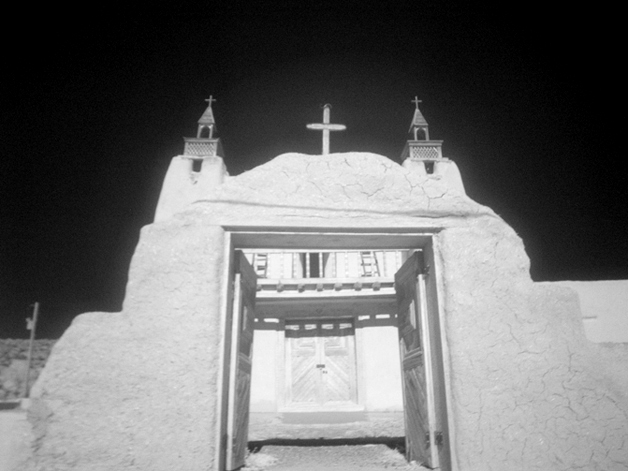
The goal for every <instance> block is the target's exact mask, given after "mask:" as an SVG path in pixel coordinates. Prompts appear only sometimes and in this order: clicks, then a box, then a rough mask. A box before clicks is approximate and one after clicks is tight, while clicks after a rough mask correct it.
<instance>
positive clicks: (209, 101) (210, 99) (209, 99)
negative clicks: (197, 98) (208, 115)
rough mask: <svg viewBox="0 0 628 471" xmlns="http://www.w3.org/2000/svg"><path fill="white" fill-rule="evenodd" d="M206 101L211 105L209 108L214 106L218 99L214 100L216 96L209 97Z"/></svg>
mask: <svg viewBox="0 0 628 471" xmlns="http://www.w3.org/2000/svg"><path fill="white" fill-rule="evenodd" d="M205 101H206V102H207V103H209V106H212V102H214V101H216V99H215V98H214V95H209V98H207V99H205Z"/></svg>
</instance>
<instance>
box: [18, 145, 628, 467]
mask: <svg viewBox="0 0 628 471" xmlns="http://www.w3.org/2000/svg"><path fill="white" fill-rule="evenodd" d="M451 165H454V164H453V163H451ZM221 225H227V226H231V227H248V228H251V227H267V228H268V227H273V226H274V227H277V228H289V229H290V230H291V231H295V230H298V229H299V228H302V229H308V230H312V229H316V228H319V229H324V230H325V231H334V230H342V231H345V232H346V231H347V230H350V229H355V230H358V231H361V232H364V231H368V230H369V229H371V230H372V229H375V230H377V231H378V232H386V231H391V232H394V231H397V232H399V231H404V230H412V231H425V232H429V233H434V234H435V235H434V250H435V253H436V266H435V267H433V268H434V270H436V276H437V277H440V278H439V279H440V287H441V293H440V295H441V299H440V305H441V314H442V318H441V321H442V329H443V331H444V340H445V344H444V347H445V358H444V361H445V367H446V372H447V378H448V381H449V382H448V387H449V395H448V400H449V404H448V406H449V410H448V413H449V416H450V425H451V428H450V436H449V437H446V438H449V442H450V445H451V448H452V450H453V453H454V469H455V470H459V471H486V470H499V471H502V470H505V469H508V470H509V471H510V470H512V471H516V470H525V471H537V470H538V471H547V470H556V471H558V470H560V471H563V470H564V471H567V470H573V469H596V470H600V471H618V470H626V469H628V464H627V463H628V442H627V441H626V440H625V437H626V436H628V417H627V411H628V404H626V401H625V397H623V396H621V394H619V393H618V392H617V388H615V387H614V386H613V385H614V384H616V383H615V382H613V379H612V378H610V377H608V376H607V375H606V374H605V373H604V370H603V369H601V368H599V367H598V366H599V364H598V361H599V360H598V359H597V357H596V355H595V354H594V352H593V351H592V350H591V348H590V345H589V343H588V342H587V341H586V339H585V336H584V330H583V327H582V321H581V313H580V311H579V307H578V304H577V298H576V297H575V295H574V294H573V292H572V291H570V290H566V289H562V288H560V287H556V286H552V285H545V284H533V283H532V282H531V280H530V277H529V261H528V258H527V256H526V254H525V252H524V248H523V244H522V242H521V240H520V239H519V237H518V236H517V235H516V234H515V233H514V231H513V230H512V229H511V228H510V227H508V226H507V225H506V224H505V223H504V222H503V221H502V220H501V219H500V218H499V217H497V216H496V215H495V214H494V213H493V212H492V211H491V210H490V209H488V208H486V207H483V206H481V205H479V204H477V203H475V202H473V201H472V200H470V199H469V198H468V197H467V196H466V195H464V193H463V192H462V191H461V189H460V188H457V187H455V186H449V185H448V184H447V180H446V179H444V178H443V177H442V175H438V174H436V175H425V174H420V172H412V171H410V170H407V169H404V168H402V167H401V166H399V165H397V164H396V163H394V162H392V161H390V160H388V159H386V158H385V157H382V156H377V155H373V154H365V153H348V154H330V155H327V156H307V155H298V154H293V155H283V156H280V157H277V158H276V159H274V160H273V161H271V162H269V163H268V164H265V165H263V166H260V167H258V168H256V169H254V170H252V171H251V172H247V173H245V174H243V175H240V176H238V177H234V178H230V179H228V180H226V181H225V182H224V183H223V184H222V186H220V187H219V188H218V189H214V190H213V191H208V192H207V193H206V194H203V195H202V196H201V199H200V200H199V201H198V202H197V203H194V204H193V205H191V206H190V207H189V209H188V210H187V211H184V212H181V213H179V214H178V215H177V216H175V217H173V218H172V219H168V220H166V221H163V222H161V223H159V224H154V225H152V226H149V227H147V228H145V229H144V230H143V232H142V237H141V239H140V244H139V245H138V248H137V251H136V254H135V256H134V259H133V263H132V267H131V273H130V277H129V280H130V281H129V285H128V289H127V297H126V299H125V303H124V310H123V312H122V313H118V314H104V313H92V314H86V315H83V316H80V317H79V318H77V320H76V321H75V322H74V324H73V325H72V326H71V327H70V329H69V330H68V331H67V332H66V333H65V334H64V336H63V338H62V339H61V340H60V341H59V342H58V343H57V345H56V346H55V349H54V351H53V354H52V355H51V358H50V360H49V362H48V365H47V366H46V368H45V370H44V373H43V374H42V375H41V376H40V379H39V380H38V382H37V384H36V387H35V388H34V390H33V396H34V400H33V407H32V408H31V411H30V413H31V420H33V423H34V425H35V433H36V435H37V437H38V441H37V442H36V446H35V455H34V458H33V460H32V462H31V468H29V469H30V470H32V469H38V470H42V469H46V470H66V469H67V470H69V469H74V470H81V471H96V470H98V471H100V470H111V469H116V470H137V471H139V470H142V471H156V470H157V471H159V470H172V469H190V470H191V469H194V470H196V469H209V468H210V467H211V466H213V464H214V459H215V456H216V450H214V448H213V447H214V443H215V438H216V437H215V424H216V417H215V414H214V413H215V411H216V401H217V391H216V382H217V376H218V371H217V369H218V363H219V362H218V361H217V357H218V345H219V342H220V336H221V332H220V329H219V325H218V319H219V312H220V293H221V292H222V291H221V281H222V280H223V278H222V275H223V271H222V268H223V263H224V261H223V253H224V251H223V247H222V238H221V237H222V230H221V229H219V228H218V227H217V226H221ZM182 345H188V347H187V348H182ZM173 378H176V381H175V380H173ZM175 386H176V388H175Z"/></svg>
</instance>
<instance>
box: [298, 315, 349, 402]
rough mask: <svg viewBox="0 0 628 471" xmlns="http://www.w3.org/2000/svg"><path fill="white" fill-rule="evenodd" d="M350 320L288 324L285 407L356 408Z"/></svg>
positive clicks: (305, 321) (306, 321) (302, 321)
mask: <svg viewBox="0 0 628 471" xmlns="http://www.w3.org/2000/svg"><path fill="white" fill-rule="evenodd" d="M356 389H357V388H356V364H355V329H354V326H353V321H352V320H351V319H345V320H338V319H334V320H298V321H287V322H286V399H287V401H286V406H287V407H288V408H289V409H293V410H308V411H312V410H334V409H343V408H346V407H351V406H355V405H356V399H357V393H356Z"/></svg>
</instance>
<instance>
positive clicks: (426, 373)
mask: <svg viewBox="0 0 628 471" xmlns="http://www.w3.org/2000/svg"><path fill="white" fill-rule="evenodd" d="M422 268H423V267H422V263H421V260H420V259H419V254H418V253H415V254H414V255H413V256H412V257H410V258H409V259H408V260H406V262H405V263H404V264H403V266H402V267H401V268H400V269H399V271H398V272H397V273H396V275H395V291H396V293H397V307H398V312H397V314H398V327H399V342H400V349H401V368H402V379H403V398H404V416H405V423H406V455H407V458H408V460H410V461H417V462H418V463H421V464H424V465H426V466H428V467H430V468H435V467H437V466H438V451H437V448H436V445H435V420H434V415H435V410H434V397H433V389H432V386H433V385H432V384H431V363H430V358H429V356H428V355H429V353H430V338H429V330H427V331H426V330H425V329H426V327H427V326H426V317H425V316H426V313H425V300H424V299H422V296H423V293H424V290H423V289H422V287H421V283H422V282H423V280H422V279H421V276H422V275H421V271H422ZM426 334H428V335H426Z"/></svg>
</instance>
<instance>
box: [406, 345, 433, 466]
mask: <svg viewBox="0 0 628 471" xmlns="http://www.w3.org/2000/svg"><path fill="white" fill-rule="evenodd" d="M422 364H423V354H422V353H421V352H415V353H414V354H412V355H409V356H406V358H404V361H403V369H404V371H403V378H404V397H405V398H406V404H405V409H407V410H409V411H412V413H410V414H406V440H407V441H408V442H409V445H408V446H407V448H408V451H409V454H408V459H409V460H411V461H413V460H414V461H420V460H423V459H425V458H426V457H429V454H430V452H429V449H428V446H427V441H426V440H425V437H426V434H427V433H429V427H428V426H427V424H428V420H429V418H428V414H427V408H426V407H425V404H427V393H426V390H425V387H426V381H425V375H424V369H423V368H422V367H421V365H422Z"/></svg>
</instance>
